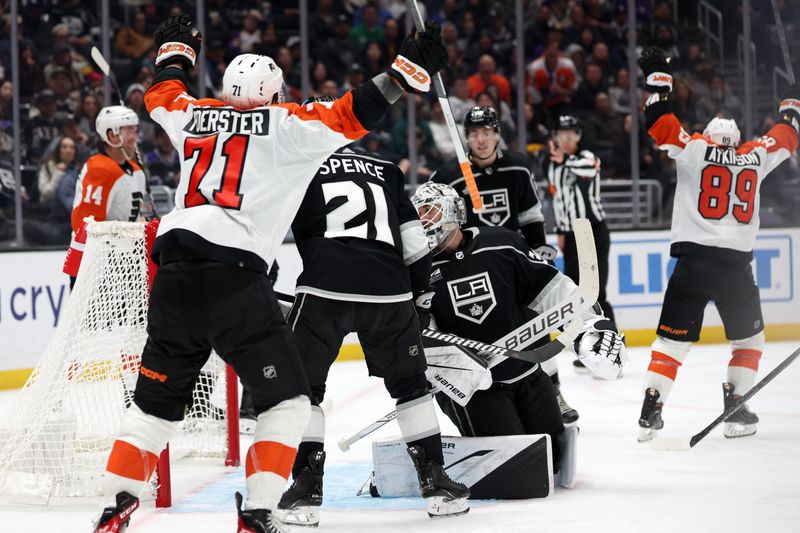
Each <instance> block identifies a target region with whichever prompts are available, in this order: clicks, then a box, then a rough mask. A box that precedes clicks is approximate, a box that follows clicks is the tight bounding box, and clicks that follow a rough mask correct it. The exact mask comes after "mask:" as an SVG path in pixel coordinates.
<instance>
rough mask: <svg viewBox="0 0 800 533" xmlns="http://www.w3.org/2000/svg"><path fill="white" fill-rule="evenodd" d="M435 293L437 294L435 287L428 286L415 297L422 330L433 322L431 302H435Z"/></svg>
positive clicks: (415, 305)
mask: <svg viewBox="0 0 800 533" xmlns="http://www.w3.org/2000/svg"><path fill="white" fill-rule="evenodd" d="M434 294H436V292H435V291H434V290H433V288H431V287H428V288H427V289H426V290H424V291H423V292H420V293H417V295H416V296H415V297H414V307H415V308H416V310H417V318H418V319H419V330H420V331H422V330H423V329H427V327H428V326H430V324H431V303H432V302H433V295H434Z"/></svg>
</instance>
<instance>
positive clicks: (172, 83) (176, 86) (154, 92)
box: [144, 80, 225, 113]
mask: <svg viewBox="0 0 800 533" xmlns="http://www.w3.org/2000/svg"><path fill="white" fill-rule="evenodd" d="M190 104H192V105H196V106H205V107H220V106H224V105H225V103H224V102H222V101H221V100H217V99H216V98H203V99H201V100H197V99H196V98H195V97H194V96H192V95H190V94H189V93H188V92H186V86H185V85H184V84H183V82H182V81H179V80H166V81H162V82H159V83H156V84H155V85H153V86H152V87H150V88H149V89H148V90H147V92H146V93H145V95H144V105H145V106H146V107H147V112H148V113H152V112H153V109H156V108H158V107H163V108H164V109H166V110H167V111H185V110H186V108H187V107H189V105H190Z"/></svg>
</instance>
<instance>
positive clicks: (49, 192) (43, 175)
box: [38, 137, 76, 203]
mask: <svg viewBox="0 0 800 533" xmlns="http://www.w3.org/2000/svg"><path fill="white" fill-rule="evenodd" d="M75 156H76V147H75V141H73V140H72V139H70V138H69V137H61V138H60V139H59V140H58V143H57V144H56V147H55V149H54V150H53V151H52V152H51V153H50V154H49V155H47V156H45V158H44V159H43V160H42V164H41V166H40V167H39V179H38V185H39V202H41V203H46V202H50V201H52V200H53V198H54V197H55V194H56V190H57V189H58V186H59V184H60V183H61V178H62V177H63V176H64V173H65V172H66V171H67V170H68V169H70V168H73V169H74V168H75V166H76V157H75Z"/></svg>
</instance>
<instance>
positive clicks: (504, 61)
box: [489, 3, 514, 72]
mask: <svg viewBox="0 0 800 533" xmlns="http://www.w3.org/2000/svg"><path fill="white" fill-rule="evenodd" d="M507 24H508V21H507V20H506V12H505V10H504V9H503V6H502V4H501V3H495V5H494V6H493V7H492V8H491V9H489V38H490V39H491V41H492V54H493V55H494V57H495V58H497V61H498V63H499V64H500V68H501V70H503V71H505V72H508V69H509V68H510V67H511V66H512V63H511V59H512V57H513V56H514V54H513V50H514V36H513V35H512V34H511V32H510V31H509V29H508V26H507Z"/></svg>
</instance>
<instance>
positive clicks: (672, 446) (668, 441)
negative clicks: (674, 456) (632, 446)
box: [650, 348, 800, 451]
mask: <svg viewBox="0 0 800 533" xmlns="http://www.w3.org/2000/svg"><path fill="white" fill-rule="evenodd" d="M798 356H800V348H798V349H796V350H795V351H794V352H792V354H791V355H790V356H789V357H787V358H786V359H784V360H783V362H782V363H781V364H779V365H778V366H776V367H775V368H774V369H772V372H770V373H769V374H767V375H766V376H764V378H763V379H762V380H761V381H759V382H758V383H756V384H755V385H753V387H752V388H751V389H750V390H749V391H747V392H746V393H745V394H743V395H742V397H741V398H740V399H739V401H738V402H736V403H735V404H733V405H732V406H731V407H729V408H728V409H725V410H724V411H723V413H722V414H721V415H719V416H718V417H717V418H716V419H715V420H714V421H713V422H711V423H710V424H709V425H707V426H706V427H704V428H703V429H702V430H701V431H700V432H699V433H696V434H695V435H693V436H692V437H691V438H688V439H686V438H680V437H657V438H655V439H654V440H653V442H652V443H651V444H650V446H651V447H652V448H653V449H654V450H666V451H675V450H688V449H689V448H693V447H694V445H695V444H697V443H698V442H700V441H701V440H703V439H704V438H705V436H706V435H708V434H709V433H711V431H712V430H713V429H714V428H715V427H717V426H718V425H720V424H721V423H722V422H724V421H725V420H726V419H727V418H728V417H730V416H731V415H732V414H734V413H735V412H736V411H738V410H739V409H740V408H741V407H742V406H743V405H744V404H745V402H747V401H748V400H749V399H750V398H752V397H753V396H755V394H756V393H757V392H758V391H760V390H761V389H763V388H764V386H765V385H766V384H767V383H769V382H770V381H772V380H773V379H774V378H775V376H777V375H778V374H780V373H781V372H783V371H784V370H785V369H786V367H788V366H789V365H790V364H792V362H793V361H794V360H795V359H797V357H798Z"/></svg>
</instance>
